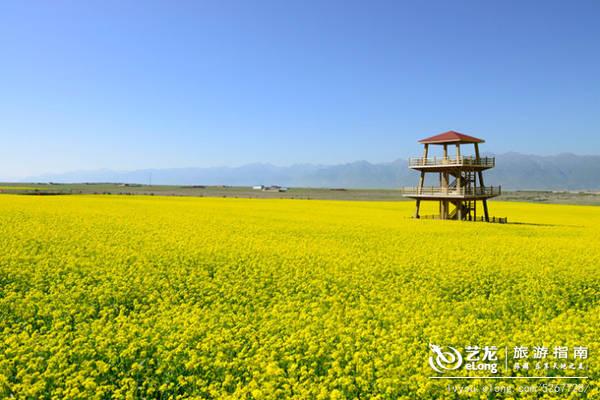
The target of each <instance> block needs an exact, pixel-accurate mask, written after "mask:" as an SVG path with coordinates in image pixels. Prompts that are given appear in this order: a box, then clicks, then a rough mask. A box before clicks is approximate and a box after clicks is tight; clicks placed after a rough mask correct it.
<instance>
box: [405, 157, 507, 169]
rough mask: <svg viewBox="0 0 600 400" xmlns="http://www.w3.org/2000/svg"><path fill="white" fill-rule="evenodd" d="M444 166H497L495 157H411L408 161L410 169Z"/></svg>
mask: <svg viewBox="0 0 600 400" xmlns="http://www.w3.org/2000/svg"><path fill="white" fill-rule="evenodd" d="M438 165H439V166H443V165H472V166H477V167H490V168H492V167H494V166H495V165H496V158H495V157H479V158H477V157H473V156H461V157H429V158H422V157H411V158H409V159H408V166H409V167H435V166H438Z"/></svg>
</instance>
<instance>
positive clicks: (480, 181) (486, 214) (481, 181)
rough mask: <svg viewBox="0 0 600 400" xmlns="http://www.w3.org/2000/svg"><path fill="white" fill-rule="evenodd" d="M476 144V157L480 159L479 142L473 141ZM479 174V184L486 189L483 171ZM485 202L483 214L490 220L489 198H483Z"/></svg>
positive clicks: (478, 172)
mask: <svg viewBox="0 0 600 400" xmlns="http://www.w3.org/2000/svg"><path fill="white" fill-rule="evenodd" d="M473 144H474V145H475V159H476V160H479V159H480V157H479V144H478V143H473ZM477 175H478V176H479V186H480V187H481V190H485V183H483V172H482V171H481V170H479V171H477ZM481 201H482V203H483V215H484V216H485V220H486V222H490V215H489V213H488V207H487V200H486V199H483V200H481Z"/></svg>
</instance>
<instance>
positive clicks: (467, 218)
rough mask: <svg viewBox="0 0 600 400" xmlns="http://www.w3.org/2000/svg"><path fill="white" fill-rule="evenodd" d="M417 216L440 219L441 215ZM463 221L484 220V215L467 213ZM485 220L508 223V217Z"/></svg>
mask: <svg viewBox="0 0 600 400" xmlns="http://www.w3.org/2000/svg"><path fill="white" fill-rule="evenodd" d="M419 218H420V219H442V217H441V216H439V215H438V214H432V215H431V214H430V215H420V216H419ZM447 220H448V221H452V220H451V219H447ZM463 221H481V222H486V220H485V217H483V216H479V217H473V216H471V215H467V216H466V217H465V219H464V220H463ZM487 222H494V223H498V224H508V217H490V218H489V221H487Z"/></svg>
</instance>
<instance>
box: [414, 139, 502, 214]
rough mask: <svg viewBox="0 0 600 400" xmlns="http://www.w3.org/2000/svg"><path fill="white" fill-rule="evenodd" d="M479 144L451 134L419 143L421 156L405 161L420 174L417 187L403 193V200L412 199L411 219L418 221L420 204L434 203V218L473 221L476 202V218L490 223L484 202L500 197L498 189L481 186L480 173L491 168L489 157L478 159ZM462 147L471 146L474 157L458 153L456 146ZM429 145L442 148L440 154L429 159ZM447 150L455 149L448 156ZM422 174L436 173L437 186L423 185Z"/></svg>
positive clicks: (481, 177) (479, 140)
mask: <svg viewBox="0 0 600 400" xmlns="http://www.w3.org/2000/svg"><path fill="white" fill-rule="evenodd" d="M483 142H484V141H483V140H482V139H478V138H475V137H473V136H468V135H465V134H462V133H458V132H454V131H448V132H444V133H441V134H439V135H436V136H432V137H428V138H426V139H423V140H419V143H422V144H423V146H424V149H423V157H422V158H410V159H409V160H408V167H409V168H411V169H414V170H417V171H419V172H420V173H421V178H420V179H419V185H418V186H417V187H413V188H405V189H404V190H403V195H404V196H405V197H410V198H413V199H416V202H417V208H416V211H415V218H421V215H420V214H419V208H420V206H421V201H437V202H439V215H438V216H435V217H437V218H441V219H458V220H469V221H476V220H477V201H480V202H481V203H482V205H483V213H484V215H483V218H480V219H485V221H489V220H490V216H489V213H488V204H487V199H489V198H491V197H495V196H498V195H500V193H501V188H500V186H497V187H493V186H485V184H484V183H483V171H484V170H486V169H490V168H493V167H494V165H495V159H494V158H493V157H480V155H479V143H483ZM464 144H473V146H474V155H468V156H467V155H464V154H463V153H461V147H460V146H461V145H464ZM430 145H439V146H442V147H443V153H442V155H441V156H439V157H437V156H436V157H429V154H430V152H429V146H430ZM448 147H455V152H454V154H453V155H450V154H448ZM426 174H429V175H427V176H432V175H433V176H435V175H436V174H438V175H439V186H424V183H425V180H426ZM436 178H437V177H436ZM451 208H452V209H451Z"/></svg>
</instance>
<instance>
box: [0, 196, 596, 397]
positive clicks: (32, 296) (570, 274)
mask: <svg viewBox="0 0 600 400" xmlns="http://www.w3.org/2000/svg"><path fill="white" fill-rule="evenodd" d="M490 208H491V211H492V214H493V215H498V216H507V217H508V218H509V221H518V222H521V223H520V224H515V223H513V224H506V225H500V224H485V223H469V222H451V221H433V220H413V219H410V218H409V217H410V215H411V214H412V211H413V203H411V202H342V201H314V200H313V201H310V200H247V199H209V198H175V197H170V198H169V197H142V196H15V195H3V196H0V398H6V397H11V396H14V397H17V398H56V399H63V398H98V399H104V398H162V399H166V398H190V397H192V398H220V399H221V398H224V399H228V398H229V399H238V398H246V399H275V398H281V399H283V398H296V399H313V398H314V399H345V398H347V399H355V398H360V399H366V398H371V399H397V398H401V399H402V398H406V399H421V398H458V397H459V394H456V393H453V392H450V391H448V384H449V383H452V384H456V383H457V382H456V381H452V382H450V381H448V380H443V379H430V377H431V376H434V375H439V374H438V373H436V372H435V371H433V370H432V369H431V366H430V363H429V357H430V356H431V350H430V347H429V345H430V344H431V343H435V344H439V345H443V346H447V345H449V346H455V347H461V348H464V347H465V346H471V345H479V346H484V345H494V346H497V347H498V348H499V349H501V350H503V349H505V348H509V349H510V351H511V353H512V349H513V347H514V346H531V347H533V346H547V347H548V348H550V353H552V349H553V348H554V346H559V345H560V346H568V347H569V348H573V347H574V346H586V347H587V348H589V357H588V358H587V359H586V360H585V369H584V370H570V369H567V370H565V371H558V372H557V371H554V372H552V371H550V372H548V371H542V372H538V373H537V374H539V373H543V374H545V375H555V376H560V375H570V376H575V375H577V376H579V375H585V376H589V377H590V378H589V379H578V380H575V382H577V383H584V384H585V385H587V388H586V390H587V392H586V393H584V394H582V393H570V394H564V393H563V396H564V397H569V396H570V397H572V398H580V397H586V396H587V397H588V398H600V386H599V384H598V382H597V380H596V378H597V377H598V373H599V372H600V338H599V333H600V208H598V207H587V206H558V205H534V204H524V203H503V202H492V203H491V205H490ZM550 357H551V355H550ZM502 363H503V361H501V364H502ZM532 363H533V360H532ZM456 373H458V374H462V375H468V374H472V375H477V374H480V375H481V372H470V373H469V372H468V371H465V370H461V371H457V372H456ZM510 374H512V375H523V376H525V375H527V374H530V375H532V374H534V371H530V372H524V371H512V372H511V373H510ZM500 375H505V372H504V371H502V372H501V373H500ZM523 381H527V384H533V385H535V384H542V383H549V382H552V381H551V380H550V379H548V380H546V379H541V380H535V381H530V380H503V379H496V380H494V383H495V384H496V385H498V384H500V383H502V384H504V385H505V387H509V388H513V389H516V388H517V385H519V384H523V383H524V382H523ZM486 382H489V380H488V381H485V380H483V379H474V380H468V381H467V380H464V381H461V383H462V384H465V385H471V386H472V387H476V386H477V385H480V384H482V383H486ZM553 382H555V383H567V382H569V381H568V380H566V379H559V380H554V381H553ZM460 396H461V397H462V396H466V395H464V394H462V395H460ZM468 396H471V397H473V398H494V395H492V394H485V395H484V394H481V393H472V394H469V395H468ZM490 396H491V397H490ZM544 396H545V397H551V396H554V395H551V394H540V393H538V394H529V395H521V394H519V393H515V394H514V395H512V396H508V397H515V398H518V397H535V398H537V397H544ZM497 398H501V397H497Z"/></svg>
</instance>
